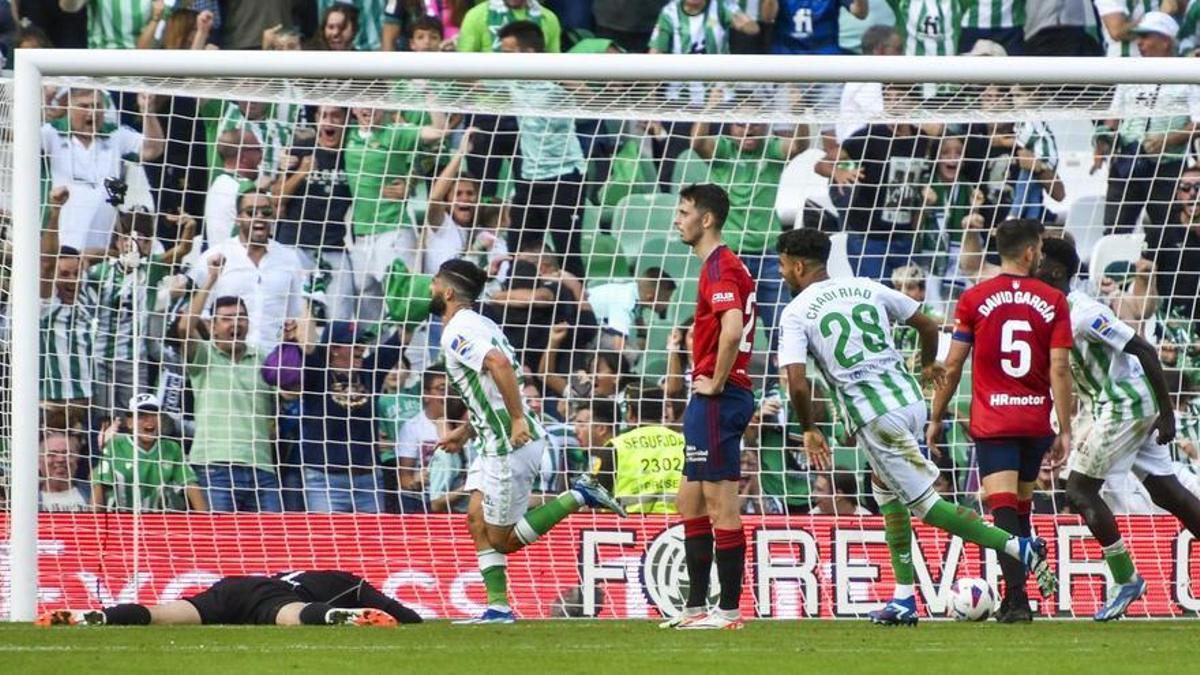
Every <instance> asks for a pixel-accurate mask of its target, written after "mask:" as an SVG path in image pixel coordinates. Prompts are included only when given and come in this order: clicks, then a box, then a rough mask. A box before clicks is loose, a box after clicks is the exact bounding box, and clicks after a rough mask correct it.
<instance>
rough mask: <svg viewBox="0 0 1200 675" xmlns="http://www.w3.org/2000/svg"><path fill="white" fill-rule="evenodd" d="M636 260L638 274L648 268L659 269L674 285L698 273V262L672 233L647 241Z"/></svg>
mask: <svg viewBox="0 0 1200 675" xmlns="http://www.w3.org/2000/svg"><path fill="white" fill-rule="evenodd" d="M636 260H637V271H638V273H639V274H640V273H641V272H644V271H645V270H646V268H648V267H661V268H662V269H663V270H665V271H666V273H667V274H669V275H671V278H672V279H674V280H675V282H676V283H678V282H679V281H680V280H681V279H690V278H692V277H694V276H696V275H697V274H699V273H700V260H699V259H698V258H696V256H695V255H693V254H692V249H690V248H688V247H687V246H686V245H684V244H683V243H682V242H680V241H679V237H678V236H676V235H675V234H674V233H672V234H670V235H668V236H666V237H654V238H653V239H647V240H646V241H645V242H644V243H643V244H642V248H641V250H640V252H639V254H638V256H637V258H636Z"/></svg>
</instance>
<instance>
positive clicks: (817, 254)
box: [778, 229, 1054, 625]
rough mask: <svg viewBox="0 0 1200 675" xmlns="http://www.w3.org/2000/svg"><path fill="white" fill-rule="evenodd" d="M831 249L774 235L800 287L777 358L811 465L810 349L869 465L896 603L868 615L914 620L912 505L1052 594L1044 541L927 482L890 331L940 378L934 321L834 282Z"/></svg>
mask: <svg viewBox="0 0 1200 675" xmlns="http://www.w3.org/2000/svg"><path fill="white" fill-rule="evenodd" d="M830 249H831V244H830V241H829V237H828V236H827V235H825V234H824V233H822V232H820V231H818V230H811V229H801V230H792V231H790V232H785V233H783V234H782V235H780V237H779V245H778V250H779V262H780V273H781V274H782V275H783V278H784V279H785V280H786V281H787V282H788V285H789V286H791V288H792V291H793V292H795V293H798V295H797V296H796V297H795V299H793V300H792V301H791V302H790V303H788V306H787V307H786V308H784V310H783V315H782V317H781V319H780V324H779V326H780V336H779V365H780V367H782V368H786V369H787V376H788V390H789V393H790V398H791V401H792V405H793V406H794V408H795V410H796V414H797V416H798V417H799V419H800V424H801V426H802V427H803V430H804V451H805V453H806V454H807V455H808V457H809V459H810V461H811V462H812V463H813V464H814V466H815V468H817V469H826V468H828V464H829V446H828V445H827V444H826V442H825V437H824V436H823V435H822V434H821V432H820V431H819V430H818V429H817V426H816V421H815V420H816V413H815V412H814V411H813V406H812V391H811V387H810V386H809V383H808V372H807V362H808V359H809V357H810V356H811V357H812V359H813V361H814V362H815V363H816V365H817V368H819V369H820V371H821V374H822V376H823V377H824V379H825V382H827V383H828V384H829V386H831V387H832V388H833V400H834V403H835V405H836V406H837V409H838V414H839V415H840V417H841V418H842V422H843V423H844V424H845V425H846V427H847V428H848V429H849V431H850V432H851V433H853V434H855V436H856V437H857V438H858V445H859V447H860V448H861V449H862V450H863V451H864V452H865V453H866V454H867V457H868V459H869V461H870V463H871V470H872V481H871V485H872V489H873V490H874V493H875V499H876V501H877V502H878V503H879V507H880V511H882V513H883V517H884V528H885V531H886V540H887V544H888V549H889V551H890V552H891V555H892V567H893V568H894V571H895V575H896V589H895V594H894V596H893V598H892V600H891V601H890V602H888V603H887V604H886V605H885V606H884V607H883V608H882V609H880V610H876V611H874V612H871V621H873V622H874V623H879V624H886V625H895V624H908V625H912V624H915V623H916V622H917V604H916V599H915V597H914V594H913V563H912V556H911V547H912V529H911V525H910V519H909V512H910V510H911V512H912V513H915V514H917V517H918V518H920V519H921V520H922V521H924V522H925V523H927V524H929V525H932V526H934V527H937V528H941V529H943V530H946V531H947V532H950V533H951V534H956V535H958V536H959V537H962V538H963V539H966V540H967V541H970V542H974V543H976V544H979V545H981V546H986V547H988V548H991V549H995V550H997V551H1000V552H1002V553H1004V554H1006V555H1003V556H1000V557H1001V559H1002V560H1003V559H1011V560H1012V561H1013V562H1014V564H1016V565H1018V566H1024V567H1027V568H1029V569H1032V570H1034V571H1035V572H1036V573H1037V576H1038V581H1039V583H1041V584H1043V587H1042V588H1043V593H1047V594H1049V593H1052V592H1053V590H1054V578H1053V576H1051V575H1050V574H1049V573H1048V570H1047V568H1046V542H1044V541H1042V540H1041V539H1038V538H1034V537H1028V536H1022V537H1013V536H1010V535H1009V534H1008V533H1007V532H1004V531H1002V530H1000V529H998V528H995V527H992V526H990V525H988V524H987V523H985V522H983V521H982V520H980V518H979V517H978V516H977V515H976V514H975V513H974V512H972V511H969V510H967V509H964V508H962V507H960V506H955V505H953V504H951V503H949V502H947V501H945V500H943V499H942V498H941V497H940V496H938V494H937V492H936V491H935V490H934V488H933V483H934V480H936V479H937V476H938V468H937V466H936V465H935V464H934V463H933V462H931V461H929V459H927V458H926V457H925V456H924V455H922V454H921V445H920V441H918V440H917V439H918V438H920V434H921V426H922V425H923V424H924V422H925V415H926V410H925V398H924V396H923V395H922V393H921V388H920V386H919V385H918V384H917V382H916V380H915V379H914V378H913V376H912V375H911V374H910V373H909V372H908V370H907V368H906V367H905V365H904V357H903V356H902V355H901V354H900V352H898V351H897V350H896V348H895V347H894V345H893V344H892V341H891V337H890V336H891V335H892V322H893V321H903V322H905V323H906V324H908V325H909V326H911V327H912V328H914V329H915V330H916V331H917V333H918V334H919V335H920V339H921V365H922V370H923V372H924V375H925V376H926V377H927V378H928V379H931V380H934V381H936V380H939V379H940V378H941V376H942V373H941V367H940V366H938V365H937V363H936V362H935V359H936V358H937V341H938V326H937V324H936V323H935V322H934V321H933V319H930V318H929V317H928V316H926V315H924V314H922V313H921V312H919V311H918V310H919V309H920V305H919V304H918V303H917V302H916V301H915V300H913V299H912V298H909V297H908V296H906V295H904V294H903V293H900V292H898V291H894V290H892V289H890V288H888V287H886V286H884V285H882V284H880V283H878V282H875V281H872V280H870V279H860V278H849V279H831V278H830V277H829V272H828V270H827V268H826V264H827V263H828V261H829V252H830Z"/></svg>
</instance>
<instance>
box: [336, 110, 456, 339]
mask: <svg viewBox="0 0 1200 675" xmlns="http://www.w3.org/2000/svg"><path fill="white" fill-rule="evenodd" d="M353 113H354V117H355V119H356V120H357V122H358V125H357V127H356V128H355V129H353V130H352V131H351V132H350V135H349V136H348V137H347V138H346V140H345V146H344V150H343V153H344V155H345V163H346V176H347V178H348V179H349V182H350V193H351V194H352V195H353V196H354V206H353V207H352V211H351V216H350V221H351V223H352V226H353V231H352V233H353V235H354V245H353V248H351V251H350V255H351V260H352V262H353V267H354V286H355V289H356V291H357V292H358V295H359V296H362V297H360V298H359V300H360V302H361V303H362V304H361V305H360V306H359V307H358V309H357V312H356V314H355V316H356V317H357V318H360V319H362V320H365V321H375V320H377V319H378V318H379V316H381V315H382V306H383V303H382V296H383V286H382V283H383V279H384V275H385V274H386V272H387V269H388V267H390V266H391V264H392V261H394V260H396V259H397V258H399V259H401V260H403V261H404V264H405V266H406V267H407V268H408V269H416V267H417V266H416V257H417V231H416V228H415V227H414V226H413V223H412V222H411V217H410V216H409V215H408V213H407V212H406V209H405V207H406V204H407V201H406V200H407V199H408V194H409V190H410V188H411V187H412V184H413V181H412V178H413V166H414V162H415V160H416V153H417V151H418V149H419V148H421V147H422V146H431V145H434V144H436V143H439V142H441V140H442V139H443V138H444V137H445V136H446V133H447V124H446V122H447V119H446V117H445V116H444V115H433V114H431V117H432V118H433V124H432V125H429V126H421V127H418V126H414V125H412V124H407V123H405V122H393V121H389V120H390V118H389V115H390V113H386V112H385V111H383V110H379V109H377V108H354V109H353Z"/></svg>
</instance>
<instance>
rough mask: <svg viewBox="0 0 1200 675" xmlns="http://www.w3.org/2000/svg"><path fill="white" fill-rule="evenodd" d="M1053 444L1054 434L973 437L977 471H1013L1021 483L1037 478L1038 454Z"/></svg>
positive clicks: (990, 472)
mask: <svg viewBox="0 0 1200 675" xmlns="http://www.w3.org/2000/svg"><path fill="white" fill-rule="evenodd" d="M1051 445H1054V436H1040V437H1039V436H1033V437H1029V438H981V439H978V440H976V441H975V457H976V459H977V461H978V463H979V475H980V476H987V475H989V474H993V473H997V472H1000V471H1016V472H1017V476H1018V478H1017V479H1018V480H1019V481H1020V482H1022V483H1032V482H1033V481H1035V480H1037V477H1038V472H1040V471H1041V470H1042V458H1043V457H1045V456H1046V451H1047V450H1049V449H1050V446H1051Z"/></svg>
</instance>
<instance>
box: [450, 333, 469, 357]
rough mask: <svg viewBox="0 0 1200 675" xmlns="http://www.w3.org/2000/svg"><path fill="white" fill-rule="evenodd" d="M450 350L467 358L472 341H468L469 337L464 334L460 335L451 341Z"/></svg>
mask: <svg viewBox="0 0 1200 675" xmlns="http://www.w3.org/2000/svg"><path fill="white" fill-rule="evenodd" d="M450 351H452V352H454V353H455V354H458V355H459V356H461V357H463V358H466V357H467V352H469V351H471V343H470V342H467V339H466V338H464V337H463V336H461V335H458V336H456V337H455V338H454V339H453V340H451V341H450Z"/></svg>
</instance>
